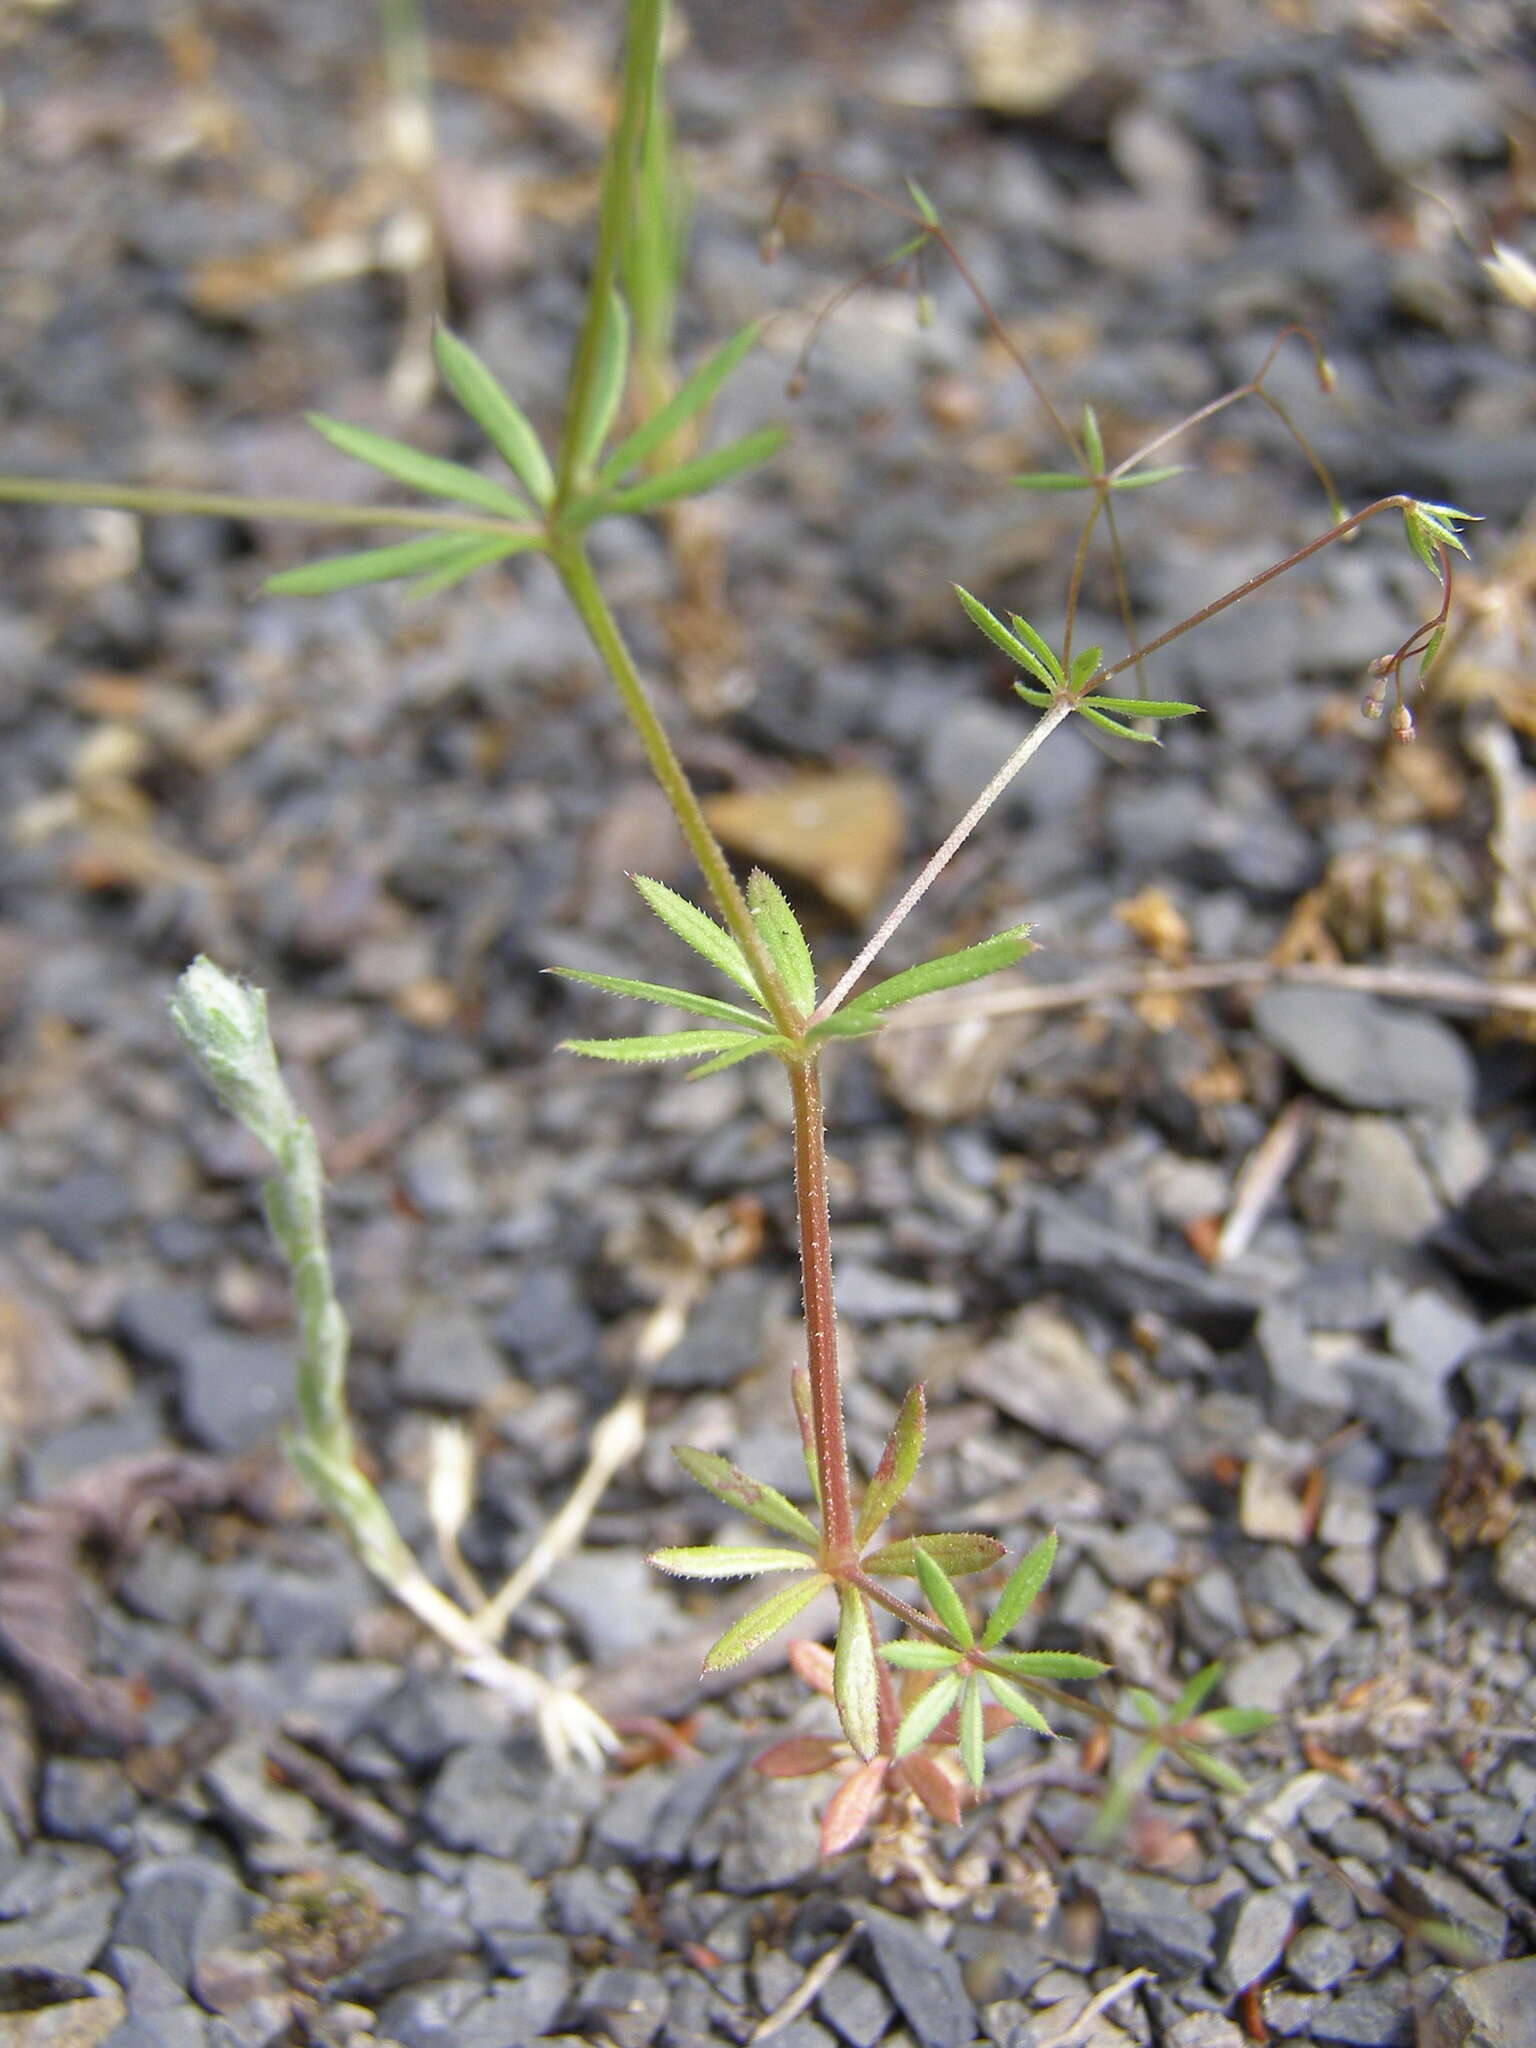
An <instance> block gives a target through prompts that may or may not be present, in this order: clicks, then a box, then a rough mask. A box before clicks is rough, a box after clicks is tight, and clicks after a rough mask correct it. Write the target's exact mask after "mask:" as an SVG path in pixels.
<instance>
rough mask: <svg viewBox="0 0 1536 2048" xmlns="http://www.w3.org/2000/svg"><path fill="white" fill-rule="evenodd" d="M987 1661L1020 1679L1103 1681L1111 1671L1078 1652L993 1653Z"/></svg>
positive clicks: (1021, 1651)
mask: <svg viewBox="0 0 1536 2048" xmlns="http://www.w3.org/2000/svg"><path fill="white" fill-rule="evenodd" d="M987 1662H988V1664H989V1665H990V1664H996V1665H998V1666H999V1667H1000V1668H1001V1669H1002V1670H1004V1671H1011V1672H1012V1673H1013V1674H1014V1676H1015V1677H1017V1678H1102V1677H1103V1675H1104V1673H1105V1672H1106V1671H1107V1670H1108V1669H1109V1666H1108V1665H1107V1664H1101V1663H1100V1662H1099V1660H1098V1658H1097V1657H1081V1656H1079V1655H1078V1653H1077V1651H1076V1650H990V1651H989V1652H988V1655H987Z"/></svg>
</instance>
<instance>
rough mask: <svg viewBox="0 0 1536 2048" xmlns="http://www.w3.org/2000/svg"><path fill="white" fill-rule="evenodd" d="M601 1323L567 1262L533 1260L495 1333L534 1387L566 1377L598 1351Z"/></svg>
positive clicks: (497, 1323)
mask: <svg viewBox="0 0 1536 2048" xmlns="http://www.w3.org/2000/svg"><path fill="white" fill-rule="evenodd" d="M601 1336H602V1325H601V1323H599V1321H598V1319H597V1317H596V1316H595V1315H594V1314H593V1313H592V1310H591V1309H590V1308H588V1306H587V1304H586V1302H585V1300H584V1299H583V1297H582V1293H581V1289H580V1286H579V1284H578V1282H577V1278H576V1275H575V1274H574V1273H572V1271H571V1270H570V1268H569V1267H568V1266H554V1265H546V1266H535V1267H534V1268H533V1269H532V1271H531V1272H529V1273H527V1274H525V1275H524V1277H523V1280H522V1282H521V1284H520V1285H519V1287H518V1290H517V1292H516V1294H515V1295H514V1296H513V1297H512V1299H511V1301H510V1302H508V1304H507V1306H506V1307H505V1308H504V1309H503V1310H502V1312H501V1314H500V1315H499V1316H498V1317H497V1319H496V1338H497V1341H498V1342H499V1343H501V1344H504V1345H505V1346H506V1347H507V1349H508V1350H509V1351H510V1352H511V1353H512V1355H513V1357H514V1358H515V1359H516V1360H517V1364H518V1368H519V1370H520V1371H521V1373H522V1375H523V1377H524V1379H527V1380H531V1381H532V1382H533V1384H534V1385H535V1386H536V1387H543V1386H548V1385H549V1384H550V1382H551V1381H554V1380H559V1379H565V1378H567V1377H568V1376H569V1375H570V1374H572V1373H576V1372H580V1371H582V1370H583V1369H584V1368H585V1367H587V1366H589V1365H590V1364H591V1363H592V1362H593V1360H594V1359H595V1358H596V1356H597V1347H598V1340H599V1339H600V1338H601Z"/></svg>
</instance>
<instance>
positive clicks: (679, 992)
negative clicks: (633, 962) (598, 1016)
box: [544, 967, 772, 1032]
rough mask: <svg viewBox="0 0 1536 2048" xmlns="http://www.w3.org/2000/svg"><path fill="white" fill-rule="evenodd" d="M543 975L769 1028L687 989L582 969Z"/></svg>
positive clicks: (751, 1026)
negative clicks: (556, 975) (590, 972)
mask: <svg viewBox="0 0 1536 2048" xmlns="http://www.w3.org/2000/svg"><path fill="white" fill-rule="evenodd" d="M544 971H545V973H546V974H558V975H559V976H560V978H561V980H562V981H579V982H583V983H584V984H585V985H586V986H587V987H588V988H600V989H606V990H607V992H608V994H609V995H615V996H634V997H636V998H637V999H638V1000H639V1001H640V1002H643V1003H661V1004H663V1005H665V1007H666V1008H667V1009H670V1010H689V1011H691V1012H692V1013H693V1015H694V1016H696V1017H717V1018H718V1019H719V1020H720V1021H721V1022H722V1023H725V1024H736V1025H745V1026H747V1028H748V1029H750V1030H752V1031H756V1032H765V1031H769V1030H771V1029H772V1027H771V1026H770V1025H769V1024H767V1023H765V1022H764V1020H763V1018H762V1017H761V1016H760V1015H757V1014H756V1013H754V1012H753V1011H751V1010H744V1009H743V1008H742V1006H741V1005H740V1003H722V1002H719V1001H717V1000H716V998H715V997H714V996H697V995H695V994H694V993H693V992H692V990H691V989H685V988H668V987H666V986H665V985H664V984H663V983H661V982H659V981H630V980H629V979H628V978H627V977H626V976H624V975H619V974H589V973H588V972H587V971H586V969H585V968H582V967H547V968H546V969H545V970H544Z"/></svg>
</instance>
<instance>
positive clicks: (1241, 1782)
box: [1173, 1742, 1248, 1798]
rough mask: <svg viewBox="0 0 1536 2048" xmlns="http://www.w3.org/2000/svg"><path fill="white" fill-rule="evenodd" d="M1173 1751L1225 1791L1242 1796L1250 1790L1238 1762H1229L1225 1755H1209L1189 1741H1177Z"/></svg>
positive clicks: (1180, 1759) (1190, 1767)
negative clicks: (1237, 1764)
mask: <svg viewBox="0 0 1536 2048" xmlns="http://www.w3.org/2000/svg"><path fill="white" fill-rule="evenodd" d="M1173 1753H1174V1755H1175V1756H1176V1757H1177V1758H1178V1760H1179V1762H1180V1763H1181V1764H1184V1765H1185V1766H1186V1767H1187V1768H1188V1769H1189V1770H1192V1771H1198V1773H1199V1774H1200V1776H1201V1777H1202V1778H1205V1779H1208V1780H1209V1782H1210V1783H1211V1784H1213V1785H1219V1786H1220V1788H1221V1790H1222V1791H1223V1792H1235V1793H1236V1794H1237V1795H1238V1797H1239V1798H1241V1796H1242V1795H1243V1793H1245V1792H1246V1791H1247V1790H1248V1780H1247V1779H1246V1778H1245V1777H1244V1776H1243V1774H1242V1772H1241V1771H1240V1770H1239V1769H1238V1768H1237V1766H1236V1764H1229V1763H1228V1762H1227V1760H1226V1758H1225V1757H1224V1756H1208V1755H1207V1754H1206V1752H1205V1751H1204V1750H1203V1749H1196V1748H1195V1747H1194V1745H1193V1744H1192V1743H1187V1742H1176V1743H1175V1744H1174V1746H1173Z"/></svg>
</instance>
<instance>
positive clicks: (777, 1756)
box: [752, 1735, 848, 1778]
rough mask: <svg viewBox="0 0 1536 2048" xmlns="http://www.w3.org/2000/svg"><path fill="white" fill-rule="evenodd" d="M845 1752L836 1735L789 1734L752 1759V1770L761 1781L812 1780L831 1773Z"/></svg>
mask: <svg viewBox="0 0 1536 2048" xmlns="http://www.w3.org/2000/svg"><path fill="white" fill-rule="evenodd" d="M847 1753H848V1752H847V1751H846V1749H844V1747H843V1745H842V1743H841V1742H839V1741H838V1739H837V1737H836V1736H835V1735H788V1736H786V1737H785V1738H784V1740H783V1741H782V1742H776V1743H775V1744H774V1745H773V1747H772V1749H765V1750H764V1751H763V1753H762V1755H761V1756H759V1757H754V1758H753V1760H752V1768H753V1770H754V1771H756V1772H757V1774H758V1776H759V1777H760V1778H812V1777H814V1776H815V1775H816V1773H817V1772H818V1771H829V1770H831V1768H832V1766H833V1765H834V1764H835V1763H839V1762H841V1761H842V1760H843V1758H845V1757H846V1756H847Z"/></svg>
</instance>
